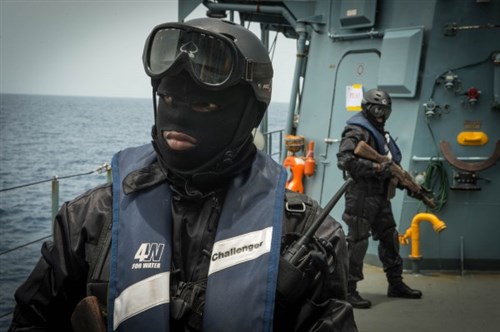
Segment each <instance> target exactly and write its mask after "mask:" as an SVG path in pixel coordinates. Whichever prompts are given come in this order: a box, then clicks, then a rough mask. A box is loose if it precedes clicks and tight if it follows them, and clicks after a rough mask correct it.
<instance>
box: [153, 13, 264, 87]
mask: <svg viewBox="0 0 500 332" xmlns="http://www.w3.org/2000/svg"><path fill="white" fill-rule="evenodd" d="M143 63H144V69H145V70H146V73H147V74H148V76H150V77H151V78H152V79H161V78H162V77H164V76H166V75H169V74H170V73H172V74H173V73H175V71H176V70H178V69H179V68H184V69H186V70H188V71H189V73H190V74H191V76H192V77H193V78H194V79H195V80H197V81H198V82H199V83H201V84H202V85H205V86H208V87H215V88H223V87H227V86H230V85H233V84H236V83H237V82H239V81H240V80H244V81H249V82H251V81H253V79H254V78H258V76H259V70H262V69H260V68H259V67H261V66H263V65H264V66H265V65H267V64H259V63H255V62H253V61H252V60H251V59H246V58H245V57H244V56H243V55H242V54H241V52H240V51H239V50H238V48H237V47H236V45H235V44H234V43H233V41H232V40H231V39H230V38H228V37H226V36H224V35H222V34H217V33H213V32H210V31H207V30H203V29H199V28H195V27H191V26H186V25H183V24H179V23H166V24H162V25H159V26H157V27H155V28H154V30H153V31H152V32H151V34H150V35H149V37H148V39H147V41H146V45H145V48H144V53H143ZM266 69H267V68H266ZM254 76H255V77H254Z"/></svg>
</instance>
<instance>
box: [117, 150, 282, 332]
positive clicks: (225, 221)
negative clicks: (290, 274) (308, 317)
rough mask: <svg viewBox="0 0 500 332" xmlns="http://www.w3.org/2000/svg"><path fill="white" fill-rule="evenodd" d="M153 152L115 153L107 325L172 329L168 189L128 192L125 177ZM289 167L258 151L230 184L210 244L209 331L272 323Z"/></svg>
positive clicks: (254, 327)
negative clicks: (246, 170)
mask: <svg viewBox="0 0 500 332" xmlns="http://www.w3.org/2000/svg"><path fill="white" fill-rule="evenodd" d="M155 160H156V157H155V152H154V150H153V149H152V147H151V146H150V145H147V146H143V147H138V148H131V149H127V150H124V151H122V152H120V153H118V154H117V155H115V157H114V158H113V165H112V166H113V195H114V197H113V199H114V207H113V209H114V213H113V239H112V256H111V276H110V299H109V303H110V305H111V307H110V308H109V312H110V314H111V315H110V317H109V326H108V329H109V330H116V331H139V330H141V332H143V331H144V329H145V328H146V327H147V330H148V331H168V330H169V319H170V308H169V298H170V294H169V288H170V285H169V281H170V280H169V279H170V278H169V277H170V274H169V273H170V272H169V270H170V258H171V223H172V220H171V214H170V211H171V210H170V201H171V199H170V197H171V193H170V189H169V187H168V185H167V184H161V185H158V186H155V187H153V188H148V189H145V190H143V191H140V192H136V193H132V194H129V195H124V194H123V190H122V189H121V183H122V181H123V179H124V178H125V176H126V175H127V174H129V173H130V172H132V171H135V170H138V169H141V168H143V167H145V166H148V165H150V164H151V163H153V162H154V161H155ZM285 180H286V172H285V171H284V169H283V168H282V167H281V166H279V165H278V164H277V163H275V162H274V161H273V160H272V159H271V158H270V157H268V156H265V155H264V154H262V153H260V152H258V153H257V156H256V160H255V162H254V163H253V166H252V169H251V171H250V172H249V173H248V174H246V175H245V176H244V177H243V176H240V177H238V178H236V179H235V180H234V181H233V182H232V183H231V185H230V187H229V188H228V192H227V195H226V199H225V202H224V205H223V210H222V212H221V215H220V219H219V223H218V227H217V233H216V238H215V244H214V247H213V252H212V257H211V263H210V268H209V276H208V281H207V290H206V296H205V309H204V314H203V330H204V331H235V330H237V329H243V330H245V331H271V330H272V321H273V317H274V300H275V293H276V283H277V276H278V262H279V255H280V243H281V223H282V218H283V215H282V214H283V203H284V191H285V188H284V187H285V186H284V184H285Z"/></svg>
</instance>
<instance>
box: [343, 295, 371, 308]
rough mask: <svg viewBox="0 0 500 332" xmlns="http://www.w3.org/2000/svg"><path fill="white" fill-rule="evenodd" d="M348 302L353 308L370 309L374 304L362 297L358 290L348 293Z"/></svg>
mask: <svg viewBox="0 0 500 332" xmlns="http://www.w3.org/2000/svg"><path fill="white" fill-rule="evenodd" d="M347 302H349V303H350V304H351V305H352V306H353V308H358V309H368V308H370V307H371V306H372V303H371V302H370V301H369V300H366V299H364V298H362V297H361V296H360V295H359V293H358V292H357V291H352V292H349V293H347Z"/></svg>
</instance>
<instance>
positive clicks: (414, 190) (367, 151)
mask: <svg viewBox="0 0 500 332" xmlns="http://www.w3.org/2000/svg"><path fill="white" fill-rule="evenodd" d="M354 154H355V155H356V156H358V157H361V158H364V159H368V160H371V161H374V162H377V163H380V164H382V163H387V162H391V160H390V159H389V158H387V157H386V156H383V155H381V154H379V153H378V152H377V151H376V150H375V149H373V148H372V147H371V146H370V145H368V144H367V143H366V142H365V141H360V142H359V143H358V145H357V146H356V148H355V149H354ZM389 167H390V170H391V173H392V176H393V179H395V182H396V183H395V184H396V185H397V184H399V185H400V186H401V187H403V188H405V189H407V190H408V193H409V194H410V196H411V197H414V198H416V199H418V200H421V201H422V202H423V203H424V204H425V205H427V206H428V207H430V208H435V207H436V203H435V202H434V198H433V196H434V195H433V193H432V192H431V191H429V190H427V189H426V188H424V187H422V186H421V185H419V184H418V183H416V182H415V180H413V177H412V176H411V175H410V174H409V173H408V172H407V171H405V170H404V169H403V168H402V167H401V166H399V165H398V164H396V163H393V162H391V164H390V166H389Z"/></svg>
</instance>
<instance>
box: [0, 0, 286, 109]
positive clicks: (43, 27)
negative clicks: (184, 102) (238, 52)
mask: <svg viewBox="0 0 500 332" xmlns="http://www.w3.org/2000/svg"><path fill="white" fill-rule="evenodd" d="M0 1H1V7H0V12H1V19H0V80H1V81H0V92H1V93H26V94H50V95H77V96H110V97H144V98H149V97H150V96H151V85H150V80H149V78H148V77H147V76H146V74H145V73H144V69H143V67H142V59H141V58H142V50H143V47H144V42H145V40H146V37H147V35H148V34H149V32H150V31H151V29H152V28H153V27H154V26H155V25H157V24H160V23H163V22H168V21H177V1H176V0H163V1H147V0H144V1H140V0H134V1H124V0H105V1H99V0H53V1H44V0H0ZM205 11H206V8H205V7H203V6H200V7H199V8H198V10H196V11H195V13H194V14H192V15H191V16H189V17H188V18H194V17H202V16H204V14H205ZM253 25H254V26H255V28H257V27H258V25H257V24H256V23H254V24H253ZM280 37H281V38H279V39H278V47H277V51H276V52H275V53H274V57H273V63H274V64H275V66H274V67H275V79H274V84H273V98H272V100H273V101H276V102H288V101H289V93H290V87H291V78H292V76H293V71H294V67H295V53H294V52H295V41H293V40H288V39H286V38H284V37H283V36H282V35H281V36H280ZM270 38H271V39H272V38H274V34H272V35H271V36H270ZM281 48H286V51H283V52H279V51H278V50H279V49H281ZM290 52H291V53H290ZM276 64H279V66H278V65H276Z"/></svg>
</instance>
